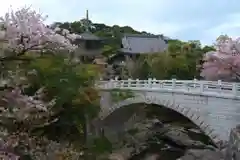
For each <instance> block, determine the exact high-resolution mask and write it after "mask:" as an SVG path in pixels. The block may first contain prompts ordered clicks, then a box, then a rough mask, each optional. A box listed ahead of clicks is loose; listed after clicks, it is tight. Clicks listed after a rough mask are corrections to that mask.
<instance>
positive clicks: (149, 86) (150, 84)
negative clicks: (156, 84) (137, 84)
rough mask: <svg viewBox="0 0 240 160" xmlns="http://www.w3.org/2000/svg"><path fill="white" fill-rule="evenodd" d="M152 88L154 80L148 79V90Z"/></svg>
mask: <svg viewBox="0 0 240 160" xmlns="http://www.w3.org/2000/svg"><path fill="white" fill-rule="evenodd" d="M151 87H152V78H148V88H151Z"/></svg>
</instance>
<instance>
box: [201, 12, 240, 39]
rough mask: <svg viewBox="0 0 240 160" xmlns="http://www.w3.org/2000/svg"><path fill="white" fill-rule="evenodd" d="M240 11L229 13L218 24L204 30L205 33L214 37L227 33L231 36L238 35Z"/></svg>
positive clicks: (239, 30) (239, 34)
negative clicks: (225, 18)
mask: <svg viewBox="0 0 240 160" xmlns="http://www.w3.org/2000/svg"><path fill="white" fill-rule="evenodd" d="M239 32H240V13H235V14H231V15H229V16H228V17H227V20H226V21H224V22H223V23H221V24H219V25H218V26H214V27H212V28H210V29H208V30H206V34H207V35H209V36H210V37H215V39H216V38H217V37H218V36H220V35H224V34H227V35H228V36H231V37H233V38H236V37H237V36H240V33H239Z"/></svg>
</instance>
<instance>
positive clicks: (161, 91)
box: [98, 79, 240, 144]
mask: <svg viewBox="0 0 240 160" xmlns="http://www.w3.org/2000/svg"><path fill="white" fill-rule="evenodd" d="M98 87H99V88H100V89H101V112H100V115H99V117H100V119H102V120H103V119H105V118H107V117H108V116H109V115H111V114H112V113H113V112H118V109H120V108H122V107H127V106H128V105H130V104H136V103H146V104H156V105H161V106H165V107H167V108H169V109H171V110H174V111H176V112H178V113H180V114H182V115H183V116H185V117H186V118H188V119H189V120H191V121H192V122H193V123H194V124H196V125H197V126H198V127H199V128H200V129H201V130H202V131H203V132H204V133H205V134H206V135H207V136H209V137H210V138H211V139H212V141H213V142H214V143H215V144H219V143H221V142H222V141H227V140H228V139H229V134H230V131H231V129H232V128H234V127H236V126H237V125H238V124H239V122H240V84H239V83H227V82H221V81H198V80H196V79H195V80H184V81H181V80H175V79H173V80H156V79H148V80H138V79H137V80H132V79H128V80H110V81H107V82H103V81H101V82H100V84H99V85H98ZM116 89H117V90H122V91H126V90H130V91H131V92H132V94H133V95H134V96H132V97H129V98H126V99H124V100H122V101H118V102H114V101H113V100H112V95H111V91H112V90H116Z"/></svg>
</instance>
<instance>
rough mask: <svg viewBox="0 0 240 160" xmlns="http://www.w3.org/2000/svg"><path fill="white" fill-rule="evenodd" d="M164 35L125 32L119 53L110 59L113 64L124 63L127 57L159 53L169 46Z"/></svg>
mask: <svg viewBox="0 0 240 160" xmlns="http://www.w3.org/2000/svg"><path fill="white" fill-rule="evenodd" d="M167 40H168V38H167V37H164V36H163V35H143V34H124V36H123V37H122V43H121V49H119V51H118V54H116V55H114V56H113V57H111V58H110V59H109V63H112V64H119V65H120V64H124V63H123V62H124V61H125V57H126V56H129V57H131V58H137V57H138V56H139V55H143V54H159V53H162V52H164V51H165V50H166V49H167V48H168V43H167Z"/></svg>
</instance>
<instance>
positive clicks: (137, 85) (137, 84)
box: [136, 79, 140, 88]
mask: <svg viewBox="0 0 240 160" xmlns="http://www.w3.org/2000/svg"><path fill="white" fill-rule="evenodd" d="M137 87H140V85H139V79H136V88H137Z"/></svg>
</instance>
